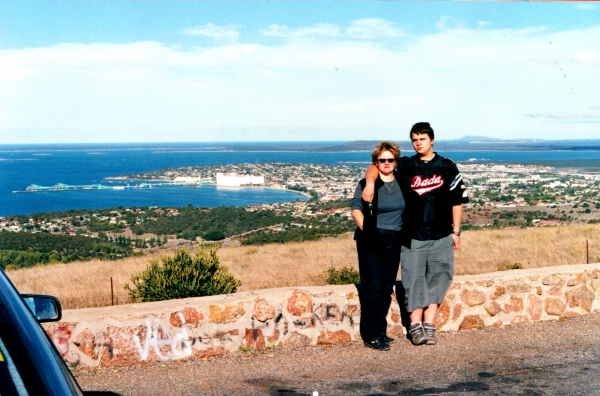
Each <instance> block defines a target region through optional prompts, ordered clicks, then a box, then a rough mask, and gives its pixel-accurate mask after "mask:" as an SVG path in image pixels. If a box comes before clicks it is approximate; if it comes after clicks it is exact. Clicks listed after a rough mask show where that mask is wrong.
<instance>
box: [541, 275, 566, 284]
mask: <svg viewBox="0 0 600 396" xmlns="http://www.w3.org/2000/svg"><path fill="white" fill-rule="evenodd" d="M564 284H565V280H564V279H563V278H562V277H560V276H558V275H556V274H550V275H546V276H545V277H544V279H542V285H546V286H562V285H564Z"/></svg>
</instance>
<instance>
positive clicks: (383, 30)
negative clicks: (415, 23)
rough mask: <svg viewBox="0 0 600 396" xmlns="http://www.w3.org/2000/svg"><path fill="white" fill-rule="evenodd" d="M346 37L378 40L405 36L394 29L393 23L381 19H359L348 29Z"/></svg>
mask: <svg viewBox="0 0 600 396" xmlns="http://www.w3.org/2000/svg"><path fill="white" fill-rule="evenodd" d="M346 35H347V36H348V37H352V38H358V39H368V40H372V39H378V38H392V37H400V36H403V35H404V34H403V32H402V31H401V30H399V29H396V28H394V24H393V23H392V22H389V21H386V20H384V19H380V18H369V19H358V20H356V21H352V23H351V24H350V26H349V27H348V28H346Z"/></svg>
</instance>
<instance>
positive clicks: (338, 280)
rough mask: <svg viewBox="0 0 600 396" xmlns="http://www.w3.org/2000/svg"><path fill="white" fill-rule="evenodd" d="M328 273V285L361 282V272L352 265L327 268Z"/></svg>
mask: <svg viewBox="0 0 600 396" xmlns="http://www.w3.org/2000/svg"><path fill="white" fill-rule="evenodd" d="M327 273H328V274H329V276H328V277H327V284H328V285H351V284H355V285H356V284H359V283H360V274H359V273H358V271H357V270H355V269H354V268H352V267H344V268H342V269H340V270H336V269H335V268H333V267H332V268H329V269H328V270H327Z"/></svg>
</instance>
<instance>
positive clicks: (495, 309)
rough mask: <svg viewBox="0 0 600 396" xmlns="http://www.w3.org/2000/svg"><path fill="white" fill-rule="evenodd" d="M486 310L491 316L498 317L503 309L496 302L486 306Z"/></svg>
mask: <svg viewBox="0 0 600 396" xmlns="http://www.w3.org/2000/svg"><path fill="white" fill-rule="evenodd" d="M484 308H485V310H486V311H487V313H489V314H490V316H496V315H498V314H499V313H500V312H502V307H501V306H500V304H498V303H497V302H496V301H492V302H491V303H489V304H486V305H485V306H484Z"/></svg>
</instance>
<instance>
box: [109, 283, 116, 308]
mask: <svg viewBox="0 0 600 396" xmlns="http://www.w3.org/2000/svg"><path fill="white" fill-rule="evenodd" d="M110 302H111V303H112V305H115V293H114V291H113V280H112V276H111V277H110Z"/></svg>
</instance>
